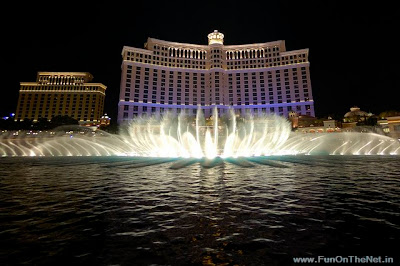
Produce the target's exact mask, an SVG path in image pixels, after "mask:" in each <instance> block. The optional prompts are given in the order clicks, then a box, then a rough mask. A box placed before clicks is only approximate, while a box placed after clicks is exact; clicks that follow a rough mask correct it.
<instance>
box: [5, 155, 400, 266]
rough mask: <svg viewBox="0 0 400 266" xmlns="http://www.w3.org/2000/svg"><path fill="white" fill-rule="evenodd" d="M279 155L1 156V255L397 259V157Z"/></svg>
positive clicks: (39, 258)
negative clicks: (272, 162)
mask: <svg viewBox="0 0 400 266" xmlns="http://www.w3.org/2000/svg"><path fill="white" fill-rule="evenodd" d="M282 164H286V165H288V166H289V167H288V168H275V167H270V166H263V165H257V166H256V167H254V168H240V167H238V166H235V165H232V164H227V163H226V164H223V165H220V166H217V167H215V168H211V169H205V168H201V166H200V165H198V164H195V165H191V166H188V167H187V168H183V169H178V170H172V169H169V168H168V167H169V166H170V165H171V163H167V164H161V165H153V166H147V167H143V168H133V167H132V166H131V164H130V161H129V158H114V157H108V158H104V157H95V158H94V157H79V158H76V157H73V158H71V157H68V158H0V210H1V212H0V245H1V248H0V252H1V253H0V264H1V265H14V264H38V265H43V264H49V265H60V264H68V265H89V264H95V265H151V264H154V265H188V264H189V265H190V264H192V265H202V264H204V265H212V263H215V264H221V265H234V264H237V265H287V264H292V263H293V260H292V258H293V257H295V256H300V257H306V256H338V255H340V256H345V255H363V256H365V255H369V256H372V255H374V256H383V257H384V256H392V257H394V260H395V263H396V262H397V263H399V256H398V254H399V252H398V251H399V246H400V158H399V157H398V156H393V157H383V156H380V157H374V156H368V157H362V156H359V157H352V156H349V157H347V156H337V157H336V156H329V157H311V156H307V157H297V158H296V157H293V158H292V159H290V160H288V161H286V162H282ZM224 263H225V264H224Z"/></svg>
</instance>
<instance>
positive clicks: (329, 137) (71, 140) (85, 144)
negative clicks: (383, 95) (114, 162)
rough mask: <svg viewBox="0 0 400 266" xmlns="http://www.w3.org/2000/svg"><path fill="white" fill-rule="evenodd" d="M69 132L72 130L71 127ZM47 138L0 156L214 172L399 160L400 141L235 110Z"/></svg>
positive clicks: (16, 143)
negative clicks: (302, 160)
mask: <svg viewBox="0 0 400 266" xmlns="http://www.w3.org/2000/svg"><path fill="white" fill-rule="evenodd" d="M69 129H70V128H69ZM58 131H59V132H61V133H52V134H51V135H49V136H32V135H25V134H24V135H22V134H19V135H18V136H15V133H14V135H11V136H10V135H7V134H2V135H1V136H0V156H3V157H5V156H131V157H132V161H133V163H134V164H135V165H137V166H138V167H139V166H145V165H150V164H156V163H164V162H170V161H175V163H174V164H173V165H172V166H171V168H181V167H184V166H187V165H190V164H193V163H196V162H200V163H201V164H202V166H204V167H213V166H215V165H218V164H220V163H222V162H224V161H225V162H229V163H233V164H237V165H240V166H243V167H248V166H252V165H253V164H252V163H253V162H255V163H260V164H268V165H273V166H276V167H283V165H281V164H279V163H277V162H276V161H275V162H274V161H273V160H276V158H279V157H282V156H283V155H399V154H400V142H399V141H398V140H396V139H392V138H389V137H386V136H384V135H379V134H375V133H357V132H343V133H317V134H304V133H294V132H291V127H290V123H289V122H288V121H287V120H286V119H285V118H283V117H280V116H277V115H274V114H263V115H257V116H254V115H250V114H249V115H247V116H245V117H237V116H236V115H235V114H234V112H233V109H231V110H229V112H228V113H227V114H225V115H222V116H219V115H218V113H217V109H214V111H213V116H212V117H211V118H210V119H208V120H207V119H205V118H204V116H203V112H202V110H201V109H198V111H197V115H196V116H195V117H194V116H188V115H187V114H185V113H182V114H180V115H179V116H173V115H172V114H168V113H167V114H166V115H165V116H163V118H161V119H157V118H155V117H140V118H138V119H136V120H134V121H132V122H131V123H130V125H129V126H127V127H126V128H125V129H124V130H123V131H122V132H121V133H120V134H118V135H113V134H108V133H106V132H104V131H97V132H91V131H87V129H86V132H85V128H82V127H76V128H75V129H74V130H73V131H67V132H66V131H65V129H61V130H58Z"/></svg>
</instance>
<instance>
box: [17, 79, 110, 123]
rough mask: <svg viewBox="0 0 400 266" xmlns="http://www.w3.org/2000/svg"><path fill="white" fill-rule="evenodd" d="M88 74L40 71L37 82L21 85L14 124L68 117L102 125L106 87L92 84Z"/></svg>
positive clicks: (80, 121) (22, 83) (81, 121)
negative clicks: (59, 116) (28, 120)
mask: <svg viewBox="0 0 400 266" xmlns="http://www.w3.org/2000/svg"><path fill="white" fill-rule="evenodd" d="M92 79H93V76H92V75H91V74H90V73H87V72H38V74H37V79H36V82H21V83H20V90H19V99H18V106H17V110H16V114H15V121H22V120H24V119H26V118H27V119H32V120H33V121H34V122H36V121H37V120H38V119H40V118H46V119H47V120H51V119H52V118H53V117H55V116H58V115H61V116H64V115H68V116H70V117H72V118H74V119H76V120H78V121H79V123H80V124H99V123H100V118H101V116H102V114H103V110H104V98H105V90H106V88H107V87H106V86H104V85H103V84H101V83H90V82H91V81H92Z"/></svg>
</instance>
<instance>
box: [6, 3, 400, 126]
mask: <svg viewBox="0 0 400 266" xmlns="http://www.w3.org/2000/svg"><path fill="white" fill-rule="evenodd" d="M304 2H305V3H304ZM304 2H303V1H290V2H289V1H242V2H235V1H210V2H207V1H195V2H194V1H193V3H191V2H190V1H162V2H159V1H142V2H139V1H75V0H73V1H40V2H36V1H35V2H33V1H32V3H29V4H23V3H21V2H16V1H15V2H14V4H11V5H7V8H6V9H5V10H3V12H4V14H6V13H7V14H9V15H10V16H2V18H1V23H2V29H3V30H2V31H3V32H2V37H3V38H2V49H1V61H2V65H3V72H2V84H1V97H0V115H7V114H8V113H9V112H14V111H15V109H16V105H17V99H18V90H19V82H22V81H24V82H28V81H35V79H36V74H37V71H83V72H90V73H92V74H93V76H94V80H93V82H100V83H103V84H105V85H106V86H107V87H108V88H107V91H106V103H105V111H106V112H107V113H108V114H109V115H111V117H112V118H113V119H115V118H116V113H117V103H118V95H119V85H120V84H119V83H120V75H121V73H120V70H121V68H120V67H121V62H122V61H121V51H122V47H123V46H124V45H126V46H132V47H138V48H143V44H144V43H145V42H146V40H147V37H153V38H157V39H162V40H166V41H175V42H185V43H193V44H207V34H208V33H210V32H212V31H213V30H214V29H217V30H219V31H220V32H222V33H224V34H225V44H227V45H229V44H250V43H262V42H269V41H276V40H285V41H286V49H287V50H297V49H303V48H309V49H310V53H309V61H310V63H311V66H310V72H311V84H312V87H313V95H314V101H315V111H316V116H318V117H322V116H326V115H333V114H336V115H340V116H342V115H344V113H345V112H347V111H348V109H349V108H350V107H351V106H353V105H357V106H359V107H361V109H362V110H364V111H370V112H373V113H377V114H379V113H380V112H382V111H384V110H389V109H397V110H399V109H400V103H399V93H398V92H399V89H400V82H399V80H400V78H399V76H400V75H399V67H398V66H399V56H398V51H399V41H398V40H397V38H398V37H399V26H400V23H399V15H398V14H397V11H398V8H397V7H395V6H391V5H383V4H382V3H381V2H377V1H374V2H372V1H365V2H364V3H362V4H360V5H353V6H350V5H349V4H342V3H340V2H338V1H315V2H314V3H313V2H310V1H307V2H306V1H304ZM347 2H352V1H347ZM4 14H3V15H4ZM4 69H5V70H4Z"/></svg>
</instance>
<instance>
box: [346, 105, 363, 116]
mask: <svg viewBox="0 0 400 266" xmlns="http://www.w3.org/2000/svg"><path fill="white" fill-rule="evenodd" d="M352 116H369V114H368V113H367V112H364V111H361V110H360V108H359V107H357V106H353V107H351V108H350V112H347V113H346V114H345V115H344V117H352Z"/></svg>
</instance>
